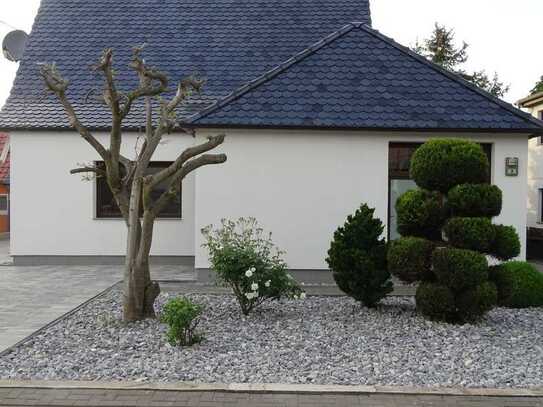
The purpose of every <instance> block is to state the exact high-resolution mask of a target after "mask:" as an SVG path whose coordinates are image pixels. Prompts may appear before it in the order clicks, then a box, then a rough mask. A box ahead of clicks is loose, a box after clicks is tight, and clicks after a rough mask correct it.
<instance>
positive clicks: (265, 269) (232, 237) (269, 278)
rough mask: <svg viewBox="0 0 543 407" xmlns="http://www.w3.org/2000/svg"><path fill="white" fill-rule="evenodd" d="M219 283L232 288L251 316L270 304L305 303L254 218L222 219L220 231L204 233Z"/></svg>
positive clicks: (270, 240)
mask: <svg viewBox="0 0 543 407" xmlns="http://www.w3.org/2000/svg"><path fill="white" fill-rule="evenodd" d="M202 234H203V235H204V237H205V239H206V242H205V243H204V245H203V246H204V247H206V248H207V249H208V250H209V260H210V262H211V266H212V268H213V270H214V271H215V273H216V275H217V281H218V282H219V283H220V284H222V285H224V286H227V287H230V288H231V289H232V291H233V292H234V295H235V296H236V298H237V300H238V303H239V305H240V307H241V311H242V312H243V314H244V315H248V314H249V313H250V312H251V311H252V310H254V309H255V308H256V307H258V306H259V305H261V304H262V303H264V302H265V301H268V300H278V299H280V298H282V297H287V298H293V299H304V298H305V293H304V292H303V291H302V289H301V288H300V286H299V285H298V283H296V281H294V279H293V278H292V276H291V275H290V274H288V273H287V265H286V264H285V262H284V261H283V260H282V258H281V256H282V255H283V254H284V253H283V252H282V251H280V250H279V249H277V248H276V247H275V245H274V244H273V242H272V239H271V233H265V232H264V230H263V229H262V228H260V227H259V226H258V222H257V221H256V219H254V218H239V219H238V220H236V221H232V220H227V219H223V220H221V227H219V228H216V229H215V228H213V225H210V226H207V227H206V228H204V229H202Z"/></svg>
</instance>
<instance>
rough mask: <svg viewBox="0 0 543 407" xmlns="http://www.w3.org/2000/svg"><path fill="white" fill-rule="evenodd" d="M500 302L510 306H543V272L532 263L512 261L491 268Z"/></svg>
mask: <svg viewBox="0 0 543 407" xmlns="http://www.w3.org/2000/svg"><path fill="white" fill-rule="evenodd" d="M490 279H491V280H492V281H493V282H494V283H495V284H496V287H497V288H498V304H499V305H501V306H504V307H509V308H527V307H543V274H542V273H540V272H539V271H537V270H536V268H535V267H534V266H532V265H531V264H530V263H527V262H524V261H510V262H508V263H503V264H501V265H499V266H494V267H492V268H491V269H490Z"/></svg>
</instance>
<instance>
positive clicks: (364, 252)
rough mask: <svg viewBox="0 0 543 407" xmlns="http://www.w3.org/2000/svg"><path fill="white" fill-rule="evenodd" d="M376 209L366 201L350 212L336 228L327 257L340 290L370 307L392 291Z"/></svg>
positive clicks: (384, 244) (381, 228)
mask: <svg viewBox="0 0 543 407" xmlns="http://www.w3.org/2000/svg"><path fill="white" fill-rule="evenodd" d="M374 212H375V209H371V208H370V207H368V205H366V204H363V205H362V206H360V208H359V209H357V211H356V212H355V213H354V215H349V216H348V217H347V221H346V222H345V225H343V226H341V227H339V228H338V229H337V230H336V231H335V233H334V240H332V243H331V245H330V250H328V257H327V259H326V261H327V263H328V265H329V266H330V269H331V270H332V272H333V276H334V280H335V281H336V284H337V285H338V287H339V288H340V290H342V291H343V292H344V293H345V294H347V295H349V296H350V297H353V298H354V299H355V300H357V301H360V302H362V303H363V304H364V305H365V306H367V307H374V306H375V305H376V304H377V303H378V302H379V301H380V300H381V299H382V298H384V297H385V296H386V295H387V294H388V293H390V292H391V291H392V282H391V281H390V273H389V272H388V270H387V266H386V254H387V249H386V247H387V246H386V242H385V239H384V238H382V237H381V236H382V234H383V229H384V228H383V223H382V222H381V220H379V219H377V218H375V217H374V216H373V214H374Z"/></svg>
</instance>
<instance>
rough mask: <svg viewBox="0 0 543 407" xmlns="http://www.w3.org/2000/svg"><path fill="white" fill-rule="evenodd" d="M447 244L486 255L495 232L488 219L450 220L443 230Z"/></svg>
mask: <svg viewBox="0 0 543 407" xmlns="http://www.w3.org/2000/svg"><path fill="white" fill-rule="evenodd" d="M443 231H444V232H445V236H446V237H447V240H448V242H449V244H451V245H453V246H454V247H458V248H460V249H469V250H475V251H478V252H483V253H487V252H488V251H489V250H490V248H491V247H492V244H493V243H494V238H495V235H496V231H495V229H494V225H492V222H491V221H490V219H488V218H452V219H449V220H448V221H447V223H446V224H445V227H444V228H443Z"/></svg>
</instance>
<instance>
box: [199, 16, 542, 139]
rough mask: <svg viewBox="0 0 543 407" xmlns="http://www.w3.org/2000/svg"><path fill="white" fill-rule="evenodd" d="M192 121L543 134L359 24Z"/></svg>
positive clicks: (527, 119) (508, 108) (526, 118)
mask: <svg viewBox="0 0 543 407" xmlns="http://www.w3.org/2000/svg"><path fill="white" fill-rule="evenodd" d="M191 123H192V124H193V125H194V126H236V127H239V126H241V127H246V126H248V127H253V126H255V127H311V128H315V127H317V128H319V127H320V128H356V129H361V128H364V129H428V130H429V129H432V130H466V131H469V130H478V131H480V130H503V131H519V132H529V133H537V132H541V131H543V122H541V121H539V120H536V119H534V118H533V117H531V116H530V115H528V114H526V113H524V112H522V111H520V110H518V109H516V108H514V107H513V106H512V105H509V104H507V103H505V102H503V101H501V100H500V99H498V98H495V97H493V96H491V95H490V94H488V93H486V92H484V91H482V90H480V89H479V88H476V87H475V86H473V85H471V84H469V83H467V82H465V81H464V80H463V79H461V78H459V77H458V76H456V75H454V74H452V73H450V72H448V71H445V70H443V69H441V68H440V67H438V66H436V65H433V64H431V63H430V62H428V61H427V60H426V59H424V58H422V57H420V56H418V55H416V54H415V53H413V52H411V51H410V50H408V49H406V48H405V47H403V46H401V45H399V44H397V43H395V42H394V41H393V40H391V39H390V38H387V37H385V36H383V35H381V34H380V33H378V32H377V31H375V30H372V29H371V28H370V27H368V26H366V25H365V24H363V23H353V24H348V25H347V26H345V27H343V28H342V29H340V30H339V31H337V32H335V33H333V34H331V35H329V36H328V37H326V38H324V39H323V40H321V41H319V42H318V43H316V44H314V45H313V46H311V47H310V48H309V49H307V50H305V51H303V52H302V53H299V54H298V55H296V56H294V57H292V58H291V59H289V60H287V61H285V62H284V63H283V64H281V65H279V66H278V67H276V68H275V69H273V70H271V71H269V72H267V73H266V74H264V75H263V76H261V77H259V78H257V79H255V80H253V81H251V82H250V83H248V84H246V85H245V86H243V87H242V88H240V89H238V90H237V91H235V92H234V93H232V94H231V95H229V96H228V97H226V98H224V99H222V100H220V101H218V102H217V103H216V104H215V105H213V106H211V107H209V108H208V109H206V110H204V111H202V112H200V113H199V114H197V115H195V116H194V117H192V118H191Z"/></svg>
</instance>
